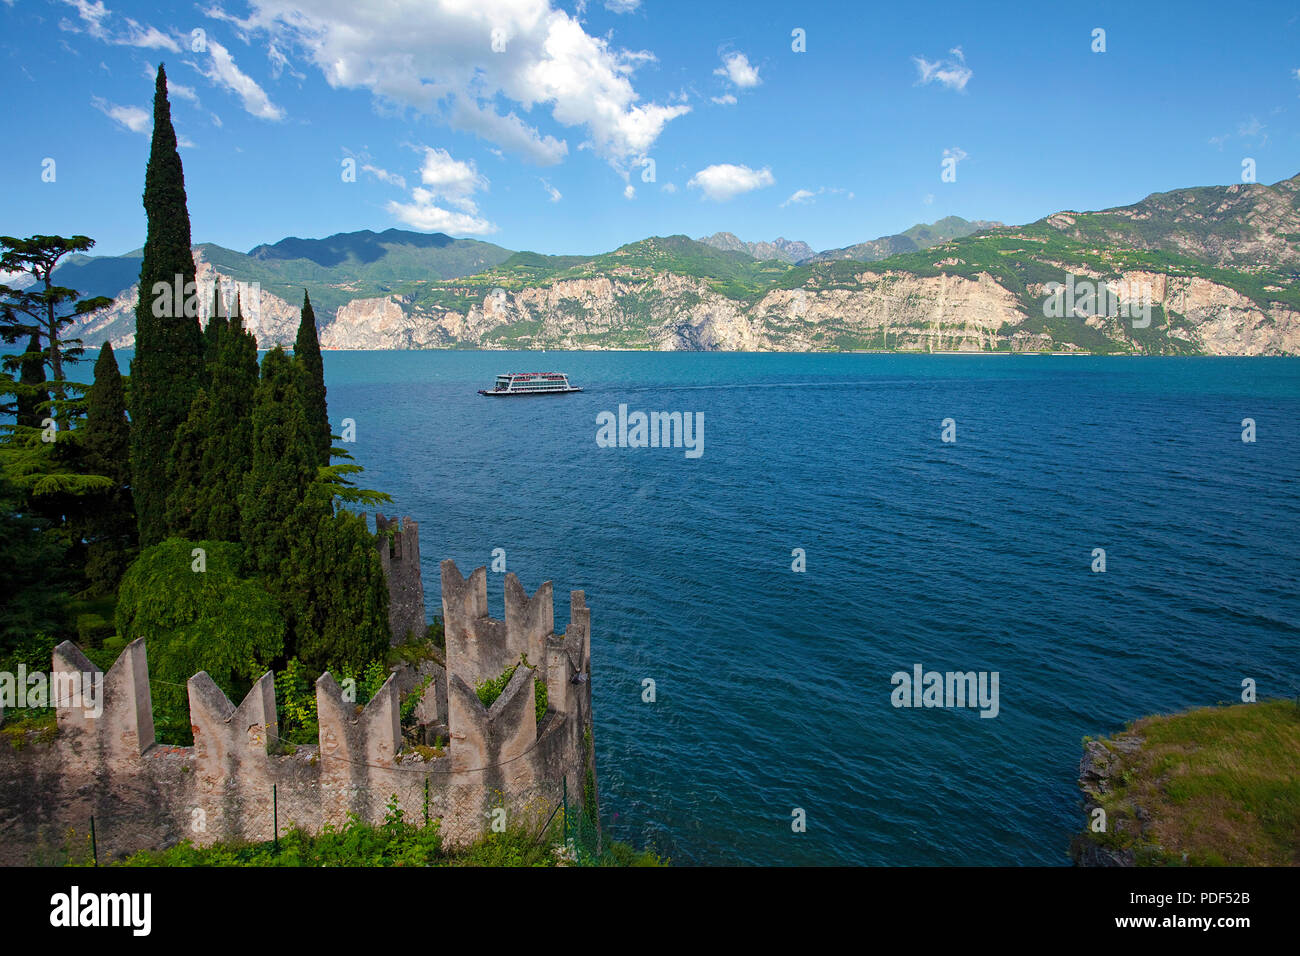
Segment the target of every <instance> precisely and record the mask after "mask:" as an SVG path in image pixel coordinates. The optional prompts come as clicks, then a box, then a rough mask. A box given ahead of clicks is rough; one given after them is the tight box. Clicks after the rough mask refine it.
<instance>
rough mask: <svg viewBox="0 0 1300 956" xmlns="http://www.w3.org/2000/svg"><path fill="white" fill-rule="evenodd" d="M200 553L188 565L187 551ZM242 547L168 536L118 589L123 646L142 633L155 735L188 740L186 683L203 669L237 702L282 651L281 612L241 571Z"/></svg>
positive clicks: (257, 583)
mask: <svg viewBox="0 0 1300 956" xmlns="http://www.w3.org/2000/svg"><path fill="white" fill-rule="evenodd" d="M196 548H197V549H200V550H201V551H202V552H204V555H203V558H202V560H203V561H204V563H205V565H206V569H205V570H203V571H198V570H195V569H194V568H195V567H196V566H195V565H194V563H193V562H195V561H198V560H199V559H198V558H195V557H192V552H193V551H194V549H196ZM243 564H244V555H243V549H242V548H241V547H240V546H239V545H237V544H230V543H229V542H225V541H185V540H183V539H180V538H168V539H167V540H166V541H164V542H162V543H161V544H157V545H154V546H153V547H151V548H146V549H145V550H144V552H143V553H141V555H140V557H139V558H138V559H136V561H135V563H134V564H132V565H131V567H130V568H129V569H127V572H126V575H125V576H124V577H123V578H122V586H121V589H120V590H119V592H118V602H117V633H118V635H119V637H120V639H121V641H122V644H123V646H125V644H128V643H130V642H131V641H134V640H136V639H137V638H141V637H143V638H145V639H146V640H147V642H148V651H149V675H150V678H151V679H152V681H153V685H154V686H153V688H152V690H153V701H154V712H155V715H156V717H157V725H158V733H159V737H160V739H163V740H164V742H166V743H189V742H190V740H191V739H192V738H191V736H190V733H189V727H190V721H189V706H188V697H187V695H186V691H185V683H186V681H188V680H189V679H190V677H192V676H193V675H194V674H197V673H198V672H199V671H207V672H208V675H209V676H210V677H211V678H212V679H213V681H215V682H216V684H217V686H218V687H220V688H221V689H222V690H223V691H224V692H225V693H226V696H227V697H229V698H230V699H231V700H234V701H239V700H242V699H243V697H244V695H245V694H246V693H247V692H248V690H249V688H251V687H252V686H253V681H255V680H256V679H257V678H258V677H259V676H261V675H262V674H263V673H264V672H265V671H266V670H267V669H268V668H269V667H270V665H271V664H272V662H273V661H275V660H276V659H277V658H278V657H279V656H280V655H281V654H282V653H283V651H284V640H285V624H284V616H283V614H282V613H281V610H280V606H279V604H278V602H277V601H276V600H275V598H274V596H272V595H271V594H269V593H268V592H267V590H266V588H265V587H264V586H263V584H262V582H261V581H260V580H258V579H256V578H255V577H252V576H244V575H243V574H242V573H241V569H242V567H243Z"/></svg>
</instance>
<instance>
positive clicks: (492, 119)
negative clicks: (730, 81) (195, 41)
mask: <svg viewBox="0 0 1300 956" xmlns="http://www.w3.org/2000/svg"><path fill="white" fill-rule="evenodd" d="M250 7H251V11H252V12H251V13H250V15H249V17H248V19H247V20H244V21H239V23H240V25H241V27H244V28H246V29H248V30H251V31H260V32H264V33H266V34H268V35H269V38H270V39H271V40H272V41H273V42H275V44H276V47H277V49H279V50H281V51H287V50H289V49H290V48H292V49H296V50H299V51H301V53H302V57H303V58H304V59H306V60H309V61H310V62H311V63H313V64H314V65H315V66H316V67H317V68H318V69H319V70H320V71H321V73H322V74H323V75H324V77H325V79H326V81H327V82H328V83H329V84H330V85H331V86H334V87H337V88H341V89H365V90H368V91H369V92H370V93H372V94H373V95H374V96H375V97H376V98H377V99H379V100H380V101H383V102H385V103H387V104H389V105H396V106H399V107H409V108H412V109H414V110H416V111H418V112H421V113H425V114H429V115H432V116H435V117H438V118H441V119H443V120H444V121H446V122H448V123H449V124H451V125H452V126H454V127H456V128H458V129H463V130H468V131H471V132H474V133H477V134H478V135H480V136H482V137H483V138H484V139H487V140H488V141H490V142H492V143H494V144H495V145H498V146H502V147H504V148H506V149H510V150H512V151H515V152H519V153H522V154H523V155H524V156H525V157H527V158H528V159H530V160H532V161H534V162H537V163H542V164H545V163H556V162H559V161H560V160H561V159H562V158H563V157H564V156H565V155H566V154H567V152H568V145H567V143H565V142H564V140H562V139H559V138H557V137H556V136H553V135H550V134H548V133H546V132H544V131H542V130H540V129H538V128H537V126H536V125H535V124H534V123H533V122H529V121H525V120H524V119H522V118H521V117H524V116H528V115H529V111H531V110H533V109H534V108H535V107H538V106H540V107H543V108H545V109H546V110H549V112H550V116H551V118H552V119H553V120H554V121H555V122H556V123H558V124H559V125H561V126H564V127H571V128H581V129H583V130H584V131H585V135H586V137H587V142H586V143H584V144H583V145H589V146H590V148H592V149H593V150H594V151H595V152H596V153H597V154H598V155H600V156H602V157H604V158H606V159H608V160H610V161H611V162H613V163H615V164H616V165H621V166H624V167H625V166H627V165H629V164H631V163H632V162H634V161H635V160H636V159H638V158H640V157H642V156H644V155H645V154H646V153H648V152H649V150H650V148H651V146H653V144H654V143H655V141H656V140H657V139H658V137H659V135H660V133H662V131H663V129H664V127H665V125H666V124H667V123H669V122H670V121H671V120H673V119H674V118H676V117H678V116H681V115H683V114H685V113H687V112H689V110H690V107H689V106H686V105H661V104H657V103H643V102H642V101H641V97H640V95H639V94H638V93H637V91H636V90H635V88H634V87H633V85H632V81H631V77H632V74H633V72H634V71H635V69H636V67H637V66H638V65H640V64H642V63H644V62H647V61H648V59H649V58H650V55H649V54H646V53H638V52H631V51H628V50H624V49H619V48H616V47H614V46H613V45H612V41H611V40H610V39H609V38H607V37H595V36H591V35H589V34H588V33H587V32H586V31H585V30H584V29H583V26H582V24H581V22H580V21H579V20H577V19H576V18H575V17H574V16H572V15H570V14H569V13H567V12H566V11H564V10H560V9H555V8H553V7H552V6H551V0H496V2H493V3H471V2H459V0H388V2H385V3H383V4H359V3H348V2H341V0H250ZM494 31H498V32H497V33H496V36H497V38H498V43H497V44H496V45H497V46H498V48H500V47H504V48H503V49H501V51H500V52H495V51H494V49H493V46H494V43H493V34H494ZM534 115H536V114H534Z"/></svg>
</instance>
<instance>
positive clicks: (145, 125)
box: [90, 96, 153, 134]
mask: <svg viewBox="0 0 1300 956" xmlns="http://www.w3.org/2000/svg"><path fill="white" fill-rule="evenodd" d="M90 102H91V104H92V105H93V106H94V107H95V109H97V110H99V111H100V112H101V113H103V114H104V115H105V116H107V117H108V118H109V119H111V120H112V121H113V122H115V123H117V125H118V126H121V127H122V128H123V129H126V130H130V131H131V132H132V133H145V134H148V132H149V131H150V129H152V127H153V116H152V114H150V113H149V111H148V110H145V109H142V108H140V107H139V106H118V105H117V104H115V103H110V102H108V101H107V100H106V99H104V98H103V97H102V96H92V97H91V98H90Z"/></svg>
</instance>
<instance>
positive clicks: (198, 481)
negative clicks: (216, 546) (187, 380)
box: [167, 388, 212, 541]
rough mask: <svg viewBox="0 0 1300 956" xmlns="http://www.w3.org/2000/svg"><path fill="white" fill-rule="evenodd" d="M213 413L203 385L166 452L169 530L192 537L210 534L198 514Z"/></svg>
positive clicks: (180, 535) (176, 534) (174, 533)
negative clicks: (169, 448)
mask: <svg viewBox="0 0 1300 956" xmlns="http://www.w3.org/2000/svg"><path fill="white" fill-rule="evenodd" d="M211 414H212V402H211V401H210V400H209V398H208V392H207V389H203V388H201V389H199V392H198V394H197V395H195V396H194V401H192V402H190V414H189V417H188V418H186V419H185V421H183V422H182V423H181V427H180V428H178V429H176V437H175V438H174V439H173V441H172V447H171V450H170V452H169V454H168V456H167V530H168V533H169V534H172V535H175V536H176V537H180V538H189V539H190V540H191V541H200V540H202V539H204V538H206V537H207V529H206V528H205V527H203V522H202V521H201V520H199V518H198V507H199V496H200V495H201V494H202V493H203V489H204V480H205V478H206V476H207V472H208V466H209V460H208V455H207V444H208V440H207V439H208V435H209V433H210V432H211V425H210V419H211Z"/></svg>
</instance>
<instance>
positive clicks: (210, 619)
mask: <svg viewBox="0 0 1300 956" xmlns="http://www.w3.org/2000/svg"><path fill="white" fill-rule="evenodd" d="M144 203H145V210H146V214H147V219H148V228H149V233H148V238H147V241H146V243H145V246H144V249H143V252H142V258H141V260H140V263H141V265H140V270H141V271H140V275H141V282H142V290H143V294H142V295H141V299H140V306H139V309H138V310H137V316H136V318H137V325H138V338H137V344H136V355H135V359H134V362H133V365H132V371H133V374H132V376H131V377H130V378H129V379H125V378H123V376H122V375H121V374H120V372H119V370H118V367H117V363H116V359H115V357H114V355H113V350H112V348H111V347H109V346H105V347H104V348H103V349H101V351H100V354H99V357H98V361H97V362H96V363H95V380H94V384H93V385H91V386H89V388H87V386H84V385H81V384H78V383H76V382H73V381H70V380H69V377H68V374H67V370H68V368H70V367H71V366H73V365H75V363H76V362H77V360H78V358H79V355H80V349H79V348H78V347H77V343H76V342H75V340H70V339H66V338H65V337H63V336H62V329H63V327H64V326H66V325H67V324H68V323H69V322H71V321H72V317H74V316H82V315H85V314H87V313H89V312H93V311H95V310H96V309H99V308H102V307H104V306H105V305H106V304H108V303H107V302H106V300H102V299H81V300H78V299H77V293H76V291H75V290H73V289H70V288H63V287H54V286H51V285H50V281H49V280H50V276H51V275H52V274H53V272H54V270H55V269H56V268H57V266H58V263H59V261H60V260H61V259H62V257H64V256H65V255H68V254H80V253H81V252H83V251H84V250H86V249H89V248H90V247H91V246H93V244H94V243H93V242H92V241H91V240H90V239H89V238H87V237H85V236H74V237H72V238H71V239H64V238H62V237H59V236H34V237H32V238H30V239H14V238H12V237H0V271H3V272H21V273H27V274H28V275H29V276H31V277H32V279H34V280H35V282H34V283H33V282H29V283H28V285H27V286H26V289H31V288H38V289H39V290H40V291H39V293H37V292H29V291H26V290H25V289H15V288H11V287H9V286H0V341H4V342H8V343H13V342H16V341H23V342H26V343H27V347H26V348H25V349H24V350H23V351H22V352H20V353H17V354H9V355H6V356H4V358H3V366H4V369H5V370H6V372H7V373H9V374H6V375H4V376H3V377H0V393H3V395H4V396H6V397H7V398H8V399H9V401H7V402H6V405H5V406H4V408H3V411H4V412H7V413H9V414H12V415H14V416H15V417H16V420H15V422H14V423H13V424H10V425H4V426H3V427H0V586H3V587H4V589H5V594H6V600H5V602H4V604H3V605H2V606H0V665H3V667H4V669H6V670H12V669H16V666H17V665H18V664H22V665H24V666H26V667H27V668H28V669H29V670H31V671H46V670H48V668H49V665H50V655H51V652H52V651H53V648H54V647H55V646H56V645H57V644H58V643H59V642H60V641H62V640H65V639H73V640H76V641H77V642H78V643H79V645H80V646H81V648H82V650H83V651H84V652H85V653H86V655H87V657H89V658H90V659H91V660H92V661H93V662H94V663H95V664H96V665H97V666H99V667H100V668H101V669H103V670H107V669H108V668H109V667H111V666H112V664H113V662H114V661H115V660H116V658H117V657H118V655H119V654H120V653H121V651H122V649H123V648H124V647H125V646H126V645H127V643H128V642H130V641H134V640H136V639H139V638H143V639H145V640H147V642H148V651H149V661H150V677H151V681H152V685H153V686H152V696H153V701H154V709H155V727H156V730H157V733H158V738H159V740H161V741H163V742H167V743H188V742H189V740H190V721H189V714H188V699H187V694H186V686H185V685H186V682H187V681H188V680H189V678H190V677H191V676H193V675H194V674H195V673H197V672H199V671H207V673H208V674H209V675H210V676H211V677H212V679H213V680H214V681H215V682H216V684H217V686H218V687H220V688H221V690H222V691H223V692H224V693H225V694H226V695H227V696H228V697H229V698H230V699H231V700H232V701H236V702H237V701H239V700H241V699H242V698H243V696H244V695H245V693H246V692H247V691H248V689H249V688H250V687H251V685H252V683H253V682H254V681H255V680H256V679H257V678H258V677H260V676H261V675H262V674H263V673H265V672H266V671H267V670H272V671H278V672H279V676H278V677H277V683H278V686H279V687H280V688H282V690H283V695H282V696H283V699H284V700H285V701H286V702H287V703H288V715H287V717H286V720H285V726H286V728H288V732H289V733H290V734H298V735H300V736H302V735H306V734H307V733H309V732H310V731H311V730H312V729H313V726H314V723H315V695H314V687H313V686H312V685H311V683H309V682H308V680H307V677H306V675H307V674H308V673H310V675H311V677H312V678H314V677H315V676H316V675H318V674H319V673H320V672H321V671H323V670H327V669H328V670H331V671H332V672H333V673H334V675H335V676H336V677H339V678H341V679H346V678H347V677H354V678H356V679H357V680H358V684H359V685H360V687H359V691H360V694H359V696H360V697H361V702H362V703H364V702H365V700H367V699H369V696H370V695H371V694H373V693H374V692H375V690H377V689H378V686H379V685H380V684H382V683H383V681H384V679H386V678H387V676H388V667H387V666H386V664H385V658H386V655H387V653H388V589H387V586H386V583H385V581H384V577H383V571H382V568H381V565H380V563H379V555H378V553H377V550H376V547H375V536H374V535H372V534H370V532H369V530H368V528H367V525H366V521H365V518H364V517H362V516H361V515H358V514H356V513H354V512H352V511H349V510H346V509H345V508H342V507H337V506H336V503H337V502H343V503H362V504H367V505H369V504H374V503H377V502H379V501H385V500H388V499H387V495H384V494H382V493H381V492H377V491H371V490H368V489H364V488H357V487H355V486H354V484H353V482H352V480H351V478H352V476H354V475H356V474H357V473H358V472H360V471H361V468H360V466H358V465H356V464H352V463H349V462H348V461H347V460H346V459H347V457H348V456H347V455H346V453H343V452H336V451H335V450H334V449H331V448H330V435H329V425H328V415H327V411H328V410H327V408H326V405H325V398H326V396H325V388H324V378H323V371H322V368H321V360H320V349H319V343H318V341H317V339H316V331H315V320H314V316H313V315H312V311H311V302H310V299H309V298H307V297H306V296H305V295H304V299H303V313H302V320H301V323H300V326H299V335H298V341H297V346H296V352H297V354H296V355H295V356H294V357H292V358H291V357H290V356H288V355H286V354H285V352H284V351H283V350H282V349H276V350H273V351H272V352H271V353H269V354H268V355H267V357H266V359H265V361H264V362H263V363H262V367H261V369H260V374H259V367H258V358H257V343H256V341H255V340H254V338H253V336H252V334H251V333H249V332H248V331H247V330H246V329H245V328H244V326H243V316H242V310H241V304H240V301H239V298H238V296H236V298H235V302H234V304H233V309H232V312H231V315H230V316H229V317H228V318H227V317H225V316H222V315H221V308H220V302H221V300H220V295H219V294H217V295H216V296H214V300H215V301H214V309H213V318H212V321H211V322H210V323H209V326H208V328H207V330H206V331H205V332H200V331H199V323H198V315H197V313H198V308H197V298H196V295H195V290H194V286H193V279H194V275H195V269H194V261H193V258H192V256H191V254H190V227H189V217H188V213H187V211H186V200H185V183H184V174H183V171H182V169H181V162H180V158H179V156H178V155H177V153H176V136H175V132H174V130H173V128H172V125H171V119H170V107H169V106H168V103H167V93H166V74H165V71H164V70H162V69H161V68H160V69H159V71H158V78H157V83H156V88H155V96H154V135H153V142H152V147H151V153H150V159H149V166H148V169H147V171H146V174H145V194H144ZM444 240H445V237H444ZM430 241H431V243H433V244H435V245H437V244H438V243H436V242H433V240H430ZM449 242H451V240H445V241H444V242H442V243H441V245H446V243H449ZM280 251H281V252H283V250H280ZM317 251H318V252H319V250H317ZM268 255H269V256H270V257H271V258H275V254H274V253H271V252H268ZM60 274H61V275H68V274H76V273H75V271H73V272H71V273H69V272H67V271H63V272H61V273H60ZM178 277H179V279H178ZM155 281H157V282H159V283H162V286H163V287H164V288H166V289H167V290H168V291H169V294H168V295H161V294H160V295H159V296H157V302H156V303H155V301H154V299H155V297H154V296H153V295H152V289H153V283H154V282H155ZM177 282H179V283H180V288H179V289H178V288H177V284H176V283H177ZM187 284H188V287H186V286H187ZM155 305H157V308H155ZM11 376H12V377H11ZM83 393H84V394H83ZM128 408H130V409H131V415H130V416H129V418H128V415H127V409H128ZM49 419H53V420H52V421H51V420H49ZM56 426H57V427H56ZM332 455H336V456H337V457H341V458H343V459H345V460H344V461H343V462H340V463H335V464H331V463H330V458H331V456H332ZM137 530H138V532H139V535H138V536H137ZM140 544H143V546H144V550H143V552H142V553H140V554H139V555H138V556H136V552H137V549H138V547H139V546H140ZM133 558H134V560H132V559H133ZM26 716H31V717H43V716H44V715H41V714H36V715H26ZM23 718H24V715H22V714H13V713H11V714H10V715H9V717H8V720H9V722H10V723H15V722H19V721H20V720H21V719H23Z"/></svg>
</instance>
